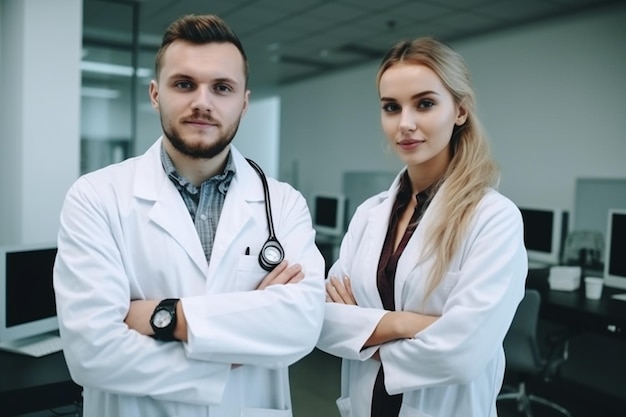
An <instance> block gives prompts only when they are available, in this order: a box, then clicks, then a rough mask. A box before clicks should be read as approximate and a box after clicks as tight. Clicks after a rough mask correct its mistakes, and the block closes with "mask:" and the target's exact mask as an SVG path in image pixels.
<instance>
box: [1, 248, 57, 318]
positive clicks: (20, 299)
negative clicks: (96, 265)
mask: <svg viewBox="0 0 626 417" xmlns="http://www.w3.org/2000/svg"><path fill="white" fill-rule="evenodd" d="M56 252H57V250H56V248H54V249H53V248H51V249H42V250H33V251H23V252H9V253H7V255H6V271H5V272H6V325H7V327H10V326H17V325H19V324H24V323H29V322H32V321H36V320H41V319H45V318H48V317H54V316H56V304H55V301H54V289H53V286H52V268H53V266H54V259H55V256H56Z"/></svg>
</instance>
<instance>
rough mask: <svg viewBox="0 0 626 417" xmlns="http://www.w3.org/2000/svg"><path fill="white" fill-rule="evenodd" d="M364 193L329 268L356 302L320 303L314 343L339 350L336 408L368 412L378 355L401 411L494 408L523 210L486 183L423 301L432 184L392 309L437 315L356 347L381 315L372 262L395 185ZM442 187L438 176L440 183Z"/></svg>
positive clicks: (523, 268) (522, 261)
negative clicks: (410, 331)
mask: <svg viewBox="0 0 626 417" xmlns="http://www.w3.org/2000/svg"><path fill="white" fill-rule="evenodd" d="M399 178H400V176H398V177H397V178H396V180H395V181H394V183H393V184H392V186H391V188H390V189H389V191H385V192H382V193H380V194H378V195H376V196H374V197H372V198H369V199H368V200H366V201H365V202H364V203H363V204H362V205H361V206H360V207H359V208H358V209H357V211H356V213H355V215H354V217H353V219H352V221H351V223H350V226H349V228H348V232H347V233H346V236H345V237H344V239H343V241H342V244H341V249H340V254H339V259H338V260H337V262H336V263H335V264H334V265H333V266H332V268H331V269H330V271H329V276H335V277H342V276H344V275H347V276H349V277H350V278H351V283H352V289H353V292H354V296H355V298H356V301H357V303H358V307H357V306H350V305H343V304H338V303H326V314H325V318H324V326H323V328H322V334H321V336H320V340H319V342H318V347H319V348H320V349H322V350H324V351H326V352H328V353H330V354H332V355H336V356H339V357H342V358H343V361H342V375H341V382H342V388H341V397H340V398H339V399H338V400H337V405H338V408H339V410H340V412H341V415H342V416H343V417H348V416H352V417H367V416H369V415H370V407H371V400H372V389H373V386H374V382H375V379H376V375H377V373H378V369H379V366H380V362H378V361H377V360H375V359H373V358H371V357H372V355H373V354H374V352H375V351H376V350H377V349H379V350H380V357H381V360H382V363H383V364H384V369H385V387H386V389H387V392H389V393H390V394H398V393H403V403H402V408H401V410H400V416H401V417H408V416H411V417H494V416H496V407H495V399H496V396H497V394H498V391H499V390H500V388H501V385H502V380H503V376H504V366H505V358H504V351H503V349H502V341H503V339H504V335H505V334H506V332H507V329H508V328H509V325H510V323H511V320H512V319H513V315H514V314H515V310H516V307H517V305H518V304H519V301H520V300H521V299H522V297H523V294H524V283H525V278H526V272H527V258H526V250H525V248H524V244H523V226H522V219H521V215H520V213H519V210H518V209H517V207H516V206H515V205H514V204H513V203H512V202H511V201H510V200H508V199H506V198H505V197H504V196H502V195H501V194H499V193H498V192H496V191H495V190H490V191H489V192H488V194H487V195H486V196H485V197H484V198H483V199H482V201H481V202H480V203H479V206H478V208H477V211H476V214H475V215H474V217H473V219H472V221H471V224H470V228H469V231H468V233H467V235H466V237H465V238H464V239H463V240H462V241H461V245H460V247H459V250H458V252H457V255H456V256H454V258H453V260H452V263H451V265H450V266H449V268H448V272H447V274H446V275H445V277H444V279H443V281H442V282H441V284H440V285H439V286H438V287H437V288H436V290H435V291H434V292H433V293H432V295H431V296H430V298H429V299H428V301H427V303H426V304H425V305H423V303H422V300H423V297H424V291H425V287H424V284H425V279H424V277H426V276H427V274H428V271H429V270H430V268H431V267H432V263H433V259H432V257H431V258H429V259H425V260H423V261H418V256H417V254H419V253H420V252H421V251H422V249H423V245H424V243H425V239H426V237H427V236H425V230H424V229H425V226H427V225H428V224H429V223H430V222H432V220H433V218H434V217H435V216H437V215H439V213H440V212H441V209H440V204H441V201H440V199H439V198H440V196H441V193H437V194H436V195H435V197H434V199H433V201H432V202H431V205H430V206H429V208H428V209H427V210H426V212H425V213H424V216H423V218H422V220H421V222H420V224H419V226H418V228H417V229H416V231H415V232H414V234H413V236H412V237H411V239H410V241H409V243H408V245H407V247H406V249H405V250H404V252H403V254H402V256H401V257H400V260H399V262H398V268H397V273H396V278H395V305H396V309H397V310H403V311H414V312H419V313H424V314H430V315H437V316H441V318H440V319H439V320H438V321H436V322H435V323H434V324H432V325H431V326H430V327H428V328H427V329H425V330H424V331H422V332H420V333H418V334H417V335H416V336H415V338H413V339H405V340H398V341H394V342H390V343H386V344H383V345H381V346H373V347H369V348H366V349H361V348H362V346H363V344H364V343H365V341H366V340H367V339H368V338H369V336H370V335H371V334H372V332H373V331H374V329H375V327H376V325H377V323H378V322H379V321H380V319H381V317H382V316H383V315H384V314H385V311H384V310H383V306H382V302H381V300H380V297H379V294H378V289H377V286H376V270H377V266H378V261H379V258H380V253H381V250H382V246H383V243H384V239H385V235H386V233H387V226H388V223H389V216H390V213H391V208H392V206H393V202H394V200H395V196H396V194H397V190H398V184H399ZM444 186H445V185H444Z"/></svg>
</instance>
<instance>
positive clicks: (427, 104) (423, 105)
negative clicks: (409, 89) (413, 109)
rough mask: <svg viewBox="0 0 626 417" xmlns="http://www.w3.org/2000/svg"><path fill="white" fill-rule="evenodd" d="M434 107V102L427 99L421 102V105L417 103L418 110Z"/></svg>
mask: <svg viewBox="0 0 626 417" xmlns="http://www.w3.org/2000/svg"><path fill="white" fill-rule="evenodd" d="M434 105H435V102H434V101H432V100H428V99H425V100H421V101H420V102H419V103H417V108H418V109H430V108H431V107H433V106H434Z"/></svg>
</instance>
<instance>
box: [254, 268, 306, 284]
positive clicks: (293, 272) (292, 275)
mask: <svg viewBox="0 0 626 417" xmlns="http://www.w3.org/2000/svg"><path fill="white" fill-rule="evenodd" d="M303 279H304V272H302V266H301V265H300V264H295V265H291V266H288V264H287V261H282V262H281V263H280V264H278V266H277V267H276V268H274V270H273V271H272V272H270V273H268V274H267V275H266V276H265V278H263V281H261V283H260V284H259V286H258V287H257V288H256V289H257V290H264V289H265V288H267V287H269V286H270V285H283V284H295V283H298V282H300V281H302V280H303Z"/></svg>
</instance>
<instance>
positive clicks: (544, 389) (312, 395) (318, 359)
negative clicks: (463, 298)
mask: <svg viewBox="0 0 626 417" xmlns="http://www.w3.org/2000/svg"><path fill="white" fill-rule="evenodd" d="M618 346H619V345H618ZM572 354H578V353H577V352H576V351H574V352H572ZM625 362H626V361H625ZM569 372H570V373H572V372H574V370H569ZM339 373H340V361H339V359H337V358H335V357H333V356H330V355H327V354H326V353H324V352H321V351H319V350H317V349H316V350H314V351H313V352H311V354H309V355H308V356H307V357H306V358H304V359H303V360H301V361H300V362H298V363H296V364H295V365H293V366H292V367H291V370H290V375H291V383H292V398H293V406H294V417H339V413H338V411H337V409H336V407H335V399H336V398H337V396H338V395H339V382H340V379H339ZM574 373H575V372H574ZM625 375H626V374H625ZM618 378H619V375H618ZM624 378H626V376H625V377H624ZM605 382H607V383H611V384H617V387H616V388H615V389H616V390H620V391H624V387H626V379H624V380H622V381H616V380H613V381H611V380H609V381H606V378H605ZM589 383H590V384H595V383H598V379H597V375H593V376H592V378H590V381H589ZM529 391H532V392H533V393H535V394H538V395H541V396H545V397H547V398H550V399H553V400H555V401H556V402H558V403H560V404H562V405H564V406H566V407H567V408H568V409H569V410H570V412H571V413H572V416H573V417H598V416H602V417H618V416H620V417H621V416H623V409H622V412H621V413H618V412H617V411H615V408H607V409H605V407H604V406H603V404H602V403H603V400H602V398H594V397H593V396H590V395H572V393H571V392H564V391H560V390H559V389H558V384H557V387H555V384H554V383H552V384H550V386H547V385H545V384H543V383H541V382H540V381H535V382H534V383H531V384H530V385H529ZM625 404H626V403H625ZM0 412H1V410H0ZM60 415H63V416H76V415H77V414H76V412H75V408H74V407H73V406H68V407H62V408H57V409H55V410H51V411H43V412H39V413H30V414H25V415H22V416H20V417H53V416H55V417H58V416H60ZM498 415H499V417H521V416H523V413H519V412H518V411H517V410H516V407H515V404H514V402H513V401H503V402H499V404H498ZM533 415H534V417H553V416H554V417H557V416H560V415H559V414H558V413H556V412H554V411H552V410H550V409H546V408H544V407H543V406H536V407H535V408H533ZM561 417H562V416H561Z"/></svg>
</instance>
